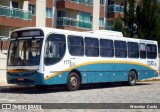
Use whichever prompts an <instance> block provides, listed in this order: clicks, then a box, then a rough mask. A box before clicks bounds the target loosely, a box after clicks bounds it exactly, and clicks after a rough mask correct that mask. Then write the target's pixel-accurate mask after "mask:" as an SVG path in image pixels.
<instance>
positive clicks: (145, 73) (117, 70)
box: [45, 63, 158, 84]
mask: <svg viewBox="0 0 160 112" xmlns="http://www.w3.org/2000/svg"><path fill="white" fill-rule="evenodd" d="M95 68H96V70H95ZM133 68H134V69H135V70H136V71H137V74H138V80H142V79H146V78H151V77H156V76H158V74H157V73H156V71H155V70H153V69H151V68H148V67H147V66H141V65H135V64H125V63H123V64H122V63H120V64H117V63H116V64H115V63H107V64H105V63H103V64H89V65H84V66H79V67H77V68H74V69H77V70H79V71H80V73H81V76H82V83H96V82H116V81H128V74H129V71H130V70H131V69H133ZM86 70H87V71H86ZM69 72H70V70H69V71H64V72H58V74H56V75H55V76H53V77H51V78H49V79H47V80H45V83H46V84H66V83H67V76H68V74H69Z"/></svg>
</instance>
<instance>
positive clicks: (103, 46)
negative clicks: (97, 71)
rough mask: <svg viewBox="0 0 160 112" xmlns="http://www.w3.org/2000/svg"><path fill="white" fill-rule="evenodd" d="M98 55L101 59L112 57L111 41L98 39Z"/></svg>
mask: <svg viewBox="0 0 160 112" xmlns="http://www.w3.org/2000/svg"><path fill="white" fill-rule="evenodd" d="M100 55H101V56H102V57H113V56H114V47H113V40H108V39H100Z"/></svg>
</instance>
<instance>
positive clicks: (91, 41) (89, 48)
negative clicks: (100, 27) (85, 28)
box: [85, 37, 99, 57]
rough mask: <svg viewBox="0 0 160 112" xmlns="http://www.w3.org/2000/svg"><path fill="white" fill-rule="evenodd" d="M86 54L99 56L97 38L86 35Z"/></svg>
mask: <svg viewBox="0 0 160 112" xmlns="http://www.w3.org/2000/svg"><path fill="white" fill-rule="evenodd" d="M85 54H86V56H92V57H98V56H99V41H98V39H96V38H90V37H85Z"/></svg>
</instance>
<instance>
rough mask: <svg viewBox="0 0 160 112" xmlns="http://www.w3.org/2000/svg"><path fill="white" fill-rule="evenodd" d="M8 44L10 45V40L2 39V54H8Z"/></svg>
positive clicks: (0, 42)
mask: <svg viewBox="0 0 160 112" xmlns="http://www.w3.org/2000/svg"><path fill="white" fill-rule="evenodd" d="M8 43H9V40H8V39H1V40H0V47H1V48H0V49H1V53H2V54H7V49H8Z"/></svg>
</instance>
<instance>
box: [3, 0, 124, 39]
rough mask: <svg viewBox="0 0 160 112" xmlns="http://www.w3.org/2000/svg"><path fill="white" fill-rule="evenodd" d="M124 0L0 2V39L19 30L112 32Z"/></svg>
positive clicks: (14, 0)
mask: <svg viewBox="0 0 160 112" xmlns="http://www.w3.org/2000/svg"><path fill="white" fill-rule="evenodd" d="M123 1H124V0H0V37H1V38H2V37H8V36H9V33H10V31H12V30H14V29H17V28H21V27H35V26H37V27H38V26H42V27H53V28H60V29H67V30H76V31H91V30H93V31H94V30H99V29H111V27H112V25H113V20H114V19H115V18H118V17H123Z"/></svg>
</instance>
